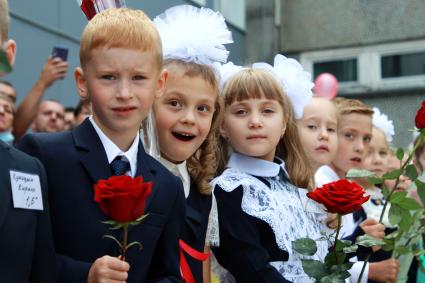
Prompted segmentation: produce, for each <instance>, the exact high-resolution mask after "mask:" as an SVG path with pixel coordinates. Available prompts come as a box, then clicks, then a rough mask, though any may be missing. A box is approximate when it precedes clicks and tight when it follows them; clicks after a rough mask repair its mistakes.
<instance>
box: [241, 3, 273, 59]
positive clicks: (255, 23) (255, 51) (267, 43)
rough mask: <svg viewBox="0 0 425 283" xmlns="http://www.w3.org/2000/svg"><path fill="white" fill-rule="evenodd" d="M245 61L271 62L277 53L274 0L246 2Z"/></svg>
mask: <svg viewBox="0 0 425 283" xmlns="http://www.w3.org/2000/svg"><path fill="white" fill-rule="evenodd" d="M246 8H247V16H246V18H247V23H246V31H247V32H246V61H247V63H253V62H257V61H266V62H273V57H274V55H275V54H277V53H278V52H279V30H278V27H276V26H275V8H276V7H275V1H274V0H247V1H246Z"/></svg>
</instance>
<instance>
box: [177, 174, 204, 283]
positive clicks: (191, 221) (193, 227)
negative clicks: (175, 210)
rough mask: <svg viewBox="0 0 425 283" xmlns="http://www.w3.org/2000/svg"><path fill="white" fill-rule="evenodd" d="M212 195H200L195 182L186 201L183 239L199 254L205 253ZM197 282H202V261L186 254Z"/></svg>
mask: <svg viewBox="0 0 425 283" xmlns="http://www.w3.org/2000/svg"><path fill="white" fill-rule="evenodd" d="M211 204H212V195H203V194H201V193H199V191H198V188H197V186H196V184H195V183H194V182H192V184H191V187H190V192H189V196H188V197H187V199H186V218H185V225H184V228H183V230H182V234H181V239H182V240H183V241H184V242H185V243H186V244H188V245H189V246H191V247H192V248H194V249H196V250H197V251H199V252H203V251H204V247H205V237H206V234H207V227H208V218H209V214H210V210H211ZM184 255H185V257H186V259H187V262H188V264H189V267H190V270H191V271H192V274H193V276H194V278H195V280H196V282H202V261H199V260H196V259H194V258H192V257H191V256H190V255H188V254H186V253H185V254H184Z"/></svg>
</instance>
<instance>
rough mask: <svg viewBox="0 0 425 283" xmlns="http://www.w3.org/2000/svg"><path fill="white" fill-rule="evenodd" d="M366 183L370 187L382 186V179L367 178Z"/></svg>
mask: <svg viewBox="0 0 425 283" xmlns="http://www.w3.org/2000/svg"><path fill="white" fill-rule="evenodd" d="M367 182H368V183H369V184H372V185H379V184H382V183H383V182H384V180H382V178H379V177H375V176H370V177H368V178H367Z"/></svg>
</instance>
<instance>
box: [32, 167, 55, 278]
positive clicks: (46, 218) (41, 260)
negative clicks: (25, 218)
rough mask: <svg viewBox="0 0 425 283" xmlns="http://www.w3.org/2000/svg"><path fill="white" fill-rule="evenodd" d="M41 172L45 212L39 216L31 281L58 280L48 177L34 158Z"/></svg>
mask: <svg viewBox="0 0 425 283" xmlns="http://www.w3.org/2000/svg"><path fill="white" fill-rule="evenodd" d="M34 160H35V162H36V166H37V167H38V168H39V172H40V184H41V190H42V197H43V213H39V215H38V217H37V231H36V239H35V247H34V256H33V258H34V261H33V266H32V268H31V275H30V276H31V277H30V278H31V279H30V282H40V283H41V282H56V281H55V279H54V278H55V272H54V271H53V270H52V269H53V267H54V266H55V248H54V245H53V237H52V228H51V225H50V213H49V203H48V201H47V194H48V192H47V190H48V186H47V178H46V172H45V171H44V167H43V166H42V165H41V163H40V161H38V160H37V159H34Z"/></svg>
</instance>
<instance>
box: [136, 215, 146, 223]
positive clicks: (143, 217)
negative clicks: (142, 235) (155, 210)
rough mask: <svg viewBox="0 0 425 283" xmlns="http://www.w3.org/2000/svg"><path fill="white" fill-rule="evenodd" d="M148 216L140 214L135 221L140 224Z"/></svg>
mask: <svg viewBox="0 0 425 283" xmlns="http://www.w3.org/2000/svg"><path fill="white" fill-rule="evenodd" d="M148 216H149V213H146V214H142V215H141V216H140V217H139V218H137V219H136V221H137V222H139V223H140V222H142V221H143V220H144V219H145V218H146V217H148Z"/></svg>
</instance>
